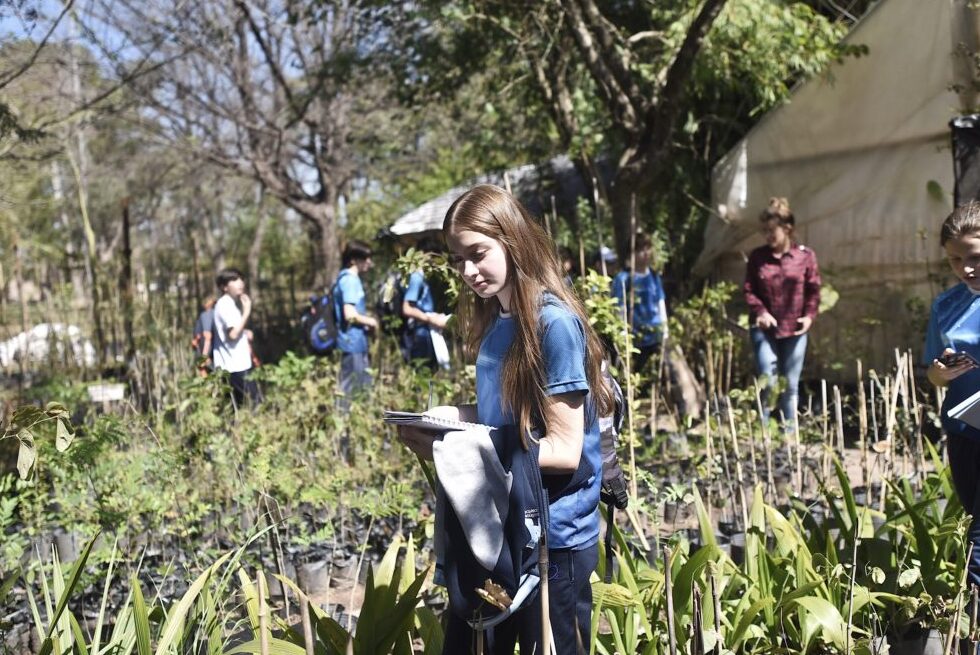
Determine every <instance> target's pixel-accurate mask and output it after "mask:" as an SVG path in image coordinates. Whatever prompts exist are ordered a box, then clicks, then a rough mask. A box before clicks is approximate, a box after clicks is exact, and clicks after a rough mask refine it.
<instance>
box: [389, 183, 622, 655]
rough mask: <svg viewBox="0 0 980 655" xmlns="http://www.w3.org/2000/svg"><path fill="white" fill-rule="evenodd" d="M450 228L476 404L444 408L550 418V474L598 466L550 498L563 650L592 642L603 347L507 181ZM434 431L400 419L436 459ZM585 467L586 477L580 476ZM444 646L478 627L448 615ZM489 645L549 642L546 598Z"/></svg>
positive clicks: (459, 209)
mask: <svg viewBox="0 0 980 655" xmlns="http://www.w3.org/2000/svg"><path fill="white" fill-rule="evenodd" d="M443 234H444V235H445V237H446V243H447V244H448V245H449V249H450V252H451V257H452V261H453V263H454V265H455V267H456V270H457V271H458V272H459V274H460V276H461V277H462V278H463V281H464V282H465V283H466V285H467V286H468V287H469V288H470V289H471V290H472V291H473V293H472V294H461V297H460V302H459V308H458V310H459V314H458V317H459V321H460V328H461V330H462V334H464V335H465V336H466V338H467V343H468V346H469V350H470V352H471V353H476V354H477V360H476V395H477V402H476V405H461V406H458V407H440V408H434V409H433V410H430V412H431V413H433V414H436V415H438V416H442V417H444V418H450V419H457V420H464V421H477V422H479V423H483V424H486V425H490V426H495V427H500V426H503V425H507V424H513V425H517V427H518V428H519V433H520V434H527V430H528V429H529V428H531V427H538V428H543V430H542V433H543V435H544V436H543V437H542V438H541V440H540V453H539V464H540V466H541V469H542V472H543V474H545V475H548V474H560V475H568V474H571V473H575V472H576V471H577V470H578V468H579V464H580V461H581V460H582V458H583V457H584V458H586V461H587V462H588V464H589V465H590V466H591V469H592V471H593V472H594V473H593V475H592V476H591V477H589V476H583V477H582V479H581V480H580V481H579V482H578V483H577V484H573V485H571V488H570V489H569V490H568V493H566V494H564V495H562V496H561V497H560V498H558V499H557V500H555V501H553V502H552V503H551V505H550V514H551V517H550V518H551V523H550V526H549V532H548V538H549V551H548V552H549V557H550V561H551V575H550V576H549V582H548V584H549V613H550V618H551V626H552V638H553V640H554V645H555V647H556V650H557V652H559V653H578V652H579V648H578V644H579V643H581V644H582V645H583V646H584V648H585V652H588V644H589V638H590V633H591V630H590V629H591V615H592V588H591V585H590V583H589V576H590V575H591V573H592V572H593V570H594V569H595V567H596V564H597V561H598V542H599V512H598V506H599V486H600V483H601V477H602V476H601V471H602V462H601V461H600V446H599V428H598V422H597V418H596V417H597V416H598V415H603V414H607V413H609V412H610V411H611V409H612V396H611V392H610V390H609V388H608V387H607V386H606V384H605V383H604V382H603V381H602V372H601V366H602V357H603V350H602V345H601V343H600V342H599V338H598V337H597V336H596V333H595V331H594V330H593V329H592V327H591V326H590V325H589V321H588V319H587V317H586V315H585V310H584V308H583V306H582V303H581V301H580V300H579V299H578V298H577V297H576V296H575V294H574V292H573V291H572V290H571V289H570V288H569V287H568V286H567V285H566V284H565V283H564V281H563V273H562V270H561V266H560V263H559V261H558V258H557V256H556V254H555V252H556V251H555V247H554V244H553V243H552V242H551V239H550V237H549V236H548V235H547V233H546V232H545V230H544V228H543V227H542V226H541V225H539V224H538V223H537V222H536V221H534V220H533V219H532V218H531V217H530V215H529V214H528V212H527V210H526V209H525V208H524V207H523V205H521V204H520V202H518V201H517V200H516V199H515V198H514V197H513V196H512V195H510V194H509V193H507V192H506V191H504V190H503V189H501V188H499V187H496V186H491V185H481V186H477V187H474V188H472V189H470V190H469V191H467V192H466V193H464V194H463V195H462V196H460V197H459V199H457V200H456V202H454V203H453V205H452V206H451V207H450V208H449V211H448V212H447V214H446V219H445V222H444V223H443ZM433 434H434V433H432V432H425V431H422V430H417V429H406V428H402V429H401V431H400V437H401V439H402V440H403V441H404V442H405V443H406V444H407V445H408V446H409V447H410V448H412V449H413V450H414V451H415V452H416V453H418V454H419V455H421V456H422V457H426V458H429V459H431V458H432V440H433V438H438V437H433ZM576 477H579V476H576ZM449 614H450V618H449V623H448V626H447V630H446V636H445V642H444V647H443V652H444V653H453V654H454V655H455V654H458V653H467V652H470V644H471V643H472V637H473V631H472V630H471V629H470V628H469V625H468V624H467V623H466V622H465V621H463V620H462V619H459V618H458V617H456V616H455V615H454V614H453V613H452V612H450V613H449ZM487 637H488V646H489V648H488V650H487V652H488V653H507V654H511V653H513V652H514V644H515V642H516V641H517V640H518V639H520V644H521V652H522V653H524V652H527V653H531V652H542V649H541V646H540V644H541V607H540V604H539V603H538V602H534V603H531V604H530V606H528V607H526V608H524V609H521V610H519V611H518V612H516V613H515V614H514V615H513V616H511V617H509V618H508V619H506V620H505V621H504V622H502V623H501V624H499V625H498V626H496V627H494V628H493V629H492V630H491V631H490V633H489V634H488V635H487Z"/></svg>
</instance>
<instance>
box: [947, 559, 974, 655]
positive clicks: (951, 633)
mask: <svg viewBox="0 0 980 655" xmlns="http://www.w3.org/2000/svg"><path fill="white" fill-rule="evenodd" d="M972 559H973V542H972V541H971V542H970V547H969V548H967V550H966V561H965V562H964V564H963V577H962V578H960V584H959V588H958V589H957V590H956V602H955V603H954V604H953V607H954V608H956V610H955V611H956V612H957V614H954V615H953V618H952V620H950V622H949V630H948V631H947V632H946V646H945V648H943V655H950V652H951V651H952V649H953V641H954V638H955V637H956V636H958V632H959V630H958V628H959V625H960V621H959V616H958V613H959V612H960V599H961V598H962V596H963V590H964V589H965V588H966V579H967V574H968V573H969V571H970V561H971V560H972Z"/></svg>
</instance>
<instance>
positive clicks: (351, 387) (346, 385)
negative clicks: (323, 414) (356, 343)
mask: <svg viewBox="0 0 980 655" xmlns="http://www.w3.org/2000/svg"><path fill="white" fill-rule="evenodd" d="M370 365H371V362H370V360H369V359H368V354H367V353H345V352H341V353H340V390H341V391H343V392H344V397H343V398H342V399H340V400H339V401H338V403H337V405H338V407H339V408H340V409H341V410H342V411H345V412H346V411H349V410H350V399H351V396H354V395H356V394H357V392H359V391H361V390H362V389H364V388H366V387H369V386H371V373H370V372H368V367H369V366H370Z"/></svg>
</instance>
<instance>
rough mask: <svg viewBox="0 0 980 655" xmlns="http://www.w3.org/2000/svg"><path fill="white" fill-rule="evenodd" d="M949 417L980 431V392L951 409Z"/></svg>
mask: <svg viewBox="0 0 980 655" xmlns="http://www.w3.org/2000/svg"><path fill="white" fill-rule="evenodd" d="M949 416H950V418H955V419H959V420H961V421H963V422H964V423H966V424H967V425H972V426H973V427H975V428H977V429H978V430H980V391H978V392H976V393H975V394H973V395H972V396H970V397H969V398H967V399H966V400H964V401H962V402H960V403H959V404H957V405H955V406H954V407H950V409H949Z"/></svg>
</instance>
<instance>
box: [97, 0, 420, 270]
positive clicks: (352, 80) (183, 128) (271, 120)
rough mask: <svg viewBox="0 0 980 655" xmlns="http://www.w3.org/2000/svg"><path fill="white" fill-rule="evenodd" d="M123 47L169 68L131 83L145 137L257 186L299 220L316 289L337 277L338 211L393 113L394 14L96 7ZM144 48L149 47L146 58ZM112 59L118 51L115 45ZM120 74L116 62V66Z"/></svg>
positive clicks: (380, 9)
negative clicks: (149, 111)
mask: <svg viewBox="0 0 980 655" xmlns="http://www.w3.org/2000/svg"><path fill="white" fill-rule="evenodd" d="M98 6H100V7H101V10H102V13H100V14H97V15H93V16H92V19H94V20H95V21H102V22H108V23H111V24H112V25H114V27H115V29H116V30H117V31H118V33H119V34H122V35H124V36H125V39H126V49H136V50H142V51H143V52H144V54H145V55H147V56H154V57H156V58H157V59H160V60H165V59H170V60H172V63H171V64H169V65H167V66H166V67H164V68H162V69H161V71H160V73H159V74H158V75H157V76H155V77H154V79H153V80H152V84H150V83H148V82H149V80H146V81H145V82H146V83H143V84H141V85H140V89H141V93H142V96H143V97H144V98H145V100H146V102H147V103H148V104H149V105H150V106H151V107H152V108H153V110H154V112H155V114H156V116H155V120H153V121H150V122H149V125H150V127H151V129H153V130H154V131H155V133H156V134H157V135H158V136H159V137H160V138H163V139H165V140H166V141H167V142H168V143H170V144H172V145H175V146H177V147H179V148H181V149H183V150H184V151H185V152H186V153H187V154H188V156H192V157H194V156H200V157H205V158H207V159H208V160H209V161H211V162H213V163H215V164H217V165H219V166H222V167H224V168H226V169H229V170H232V171H234V172H236V173H237V174H240V175H243V176H248V177H250V178H252V179H254V180H256V181H258V182H259V183H260V184H261V185H262V186H263V188H264V189H265V192H266V193H267V194H268V195H269V196H271V197H273V198H276V199H278V200H279V201H280V202H282V203H284V204H285V205H286V206H287V207H289V208H290V209H292V210H293V211H295V212H296V214H298V215H299V216H300V217H302V219H303V220H304V221H305V222H306V223H307V225H308V228H309V233H310V235H311V238H313V239H314V241H315V243H316V251H317V253H318V255H319V267H318V271H319V275H318V281H319V282H321V283H322V282H325V281H326V280H328V279H329V278H331V277H332V276H333V275H334V273H335V272H336V271H337V270H338V268H339V245H340V244H339V235H338V226H337V222H338V202H339V200H340V198H341V197H342V196H343V195H345V194H346V193H347V192H348V189H349V187H350V184H351V182H352V181H353V180H354V179H355V178H356V177H358V176H360V175H363V174H364V168H365V167H367V166H368V165H369V163H370V154H371V153H372V152H373V148H374V146H375V145H376V143H377V141H378V140H379V138H380V136H379V135H381V134H383V133H384V132H385V130H387V129H389V126H390V125H392V123H393V121H392V116H393V114H395V113H397V106H396V103H395V101H394V98H393V97H392V95H391V93H390V80H391V73H392V70H393V68H392V67H390V66H389V65H388V63H387V62H388V61H389V59H390V58H391V57H394V56H395V54H396V53H397V50H398V37H399V30H400V29H404V28H405V27H406V26H404V25H398V26H397V29H396V23H397V20H398V16H399V7H398V6H397V5H392V6H387V4H386V3H378V2H371V1H367V0H338V1H329V2H327V1H324V2H314V3H311V2H300V1H298V0H214V1H212V2H208V3H193V4H186V5H182V6H180V7H178V8H177V9H176V10H175V9H174V6H173V4H172V3H171V2H169V1H166V0H100V4H99V5H98ZM150 48H156V49H157V52H156V53H151V52H150V50H149V49H150ZM117 50H118V48H117ZM117 67H118V70H119V72H120V74H121V75H125V74H126V72H127V66H126V61H125V59H123V58H122V57H121V56H120V57H118V58H117Z"/></svg>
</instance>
